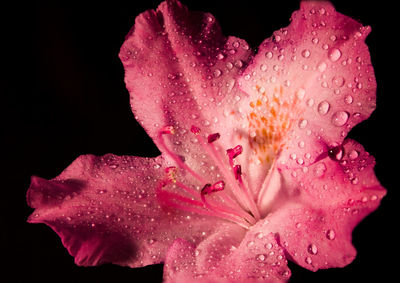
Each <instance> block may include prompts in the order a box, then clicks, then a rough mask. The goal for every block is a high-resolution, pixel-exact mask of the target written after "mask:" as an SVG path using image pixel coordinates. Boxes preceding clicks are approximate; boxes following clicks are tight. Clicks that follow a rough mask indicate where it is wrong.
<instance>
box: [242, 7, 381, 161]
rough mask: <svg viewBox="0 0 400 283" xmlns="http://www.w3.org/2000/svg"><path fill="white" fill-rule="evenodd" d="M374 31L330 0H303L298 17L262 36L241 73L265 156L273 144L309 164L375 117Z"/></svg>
mask: <svg viewBox="0 0 400 283" xmlns="http://www.w3.org/2000/svg"><path fill="white" fill-rule="evenodd" d="M369 32H370V27H363V26H362V25H361V24H360V23H358V22H357V21H355V20H353V19H351V18H349V17H347V16H345V15H342V14H340V13H338V12H336V11H335V10H334V8H333V6H332V5H331V4H330V3H329V2H328V1H302V2H301V8H300V10H298V11H296V12H294V13H293V15H292V22H291V24H290V25H289V26H288V27H287V28H283V29H281V30H279V31H276V32H275V33H274V36H273V37H271V38H269V39H267V40H265V41H264V42H263V43H262V44H261V46H260V48H259V51H258V54H257V55H256V56H255V58H254V60H253V62H252V63H251V64H250V65H249V66H248V67H247V69H246V70H245V72H244V73H243V75H242V77H241V78H240V79H239V84H240V85H241V89H242V90H243V91H245V92H246V93H248V94H249V95H251V97H252V101H251V102H250V107H251V108H252V109H251V112H250V113H249V124H250V130H251V131H252V132H253V133H254V134H253V136H252V141H251V142H252V146H253V147H254V150H255V151H256V152H257V154H258V157H259V158H260V159H261V160H265V159H267V160H268V159H271V158H272V157H273V156H271V149H272V151H273V152H274V153H275V154H277V153H280V162H285V163H286V164H287V166H288V167H293V166H295V167H298V166H301V165H307V164H309V163H312V162H313V161H315V160H316V158H317V157H318V156H319V155H320V154H321V153H322V152H323V151H326V150H327V148H329V147H331V146H333V145H337V144H340V143H341V142H342V141H343V139H344V137H345V136H346V134H347V133H348V132H349V131H350V129H351V128H352V127H353V126H354V125H356V124H357V123H359V122H361V121H362V120H364V119H366V118H368V117H369V115H370V114H371V112H372V111H373V110H374V109H375V92H376V82H375V77H374V71H373V68H372V65H371V60H370V56H369V52H368V48H367V46H366V45H365V43H364V39H365V38H366V36H367V35H368V33H369ZM272 155H273V154H272Z"/></svg>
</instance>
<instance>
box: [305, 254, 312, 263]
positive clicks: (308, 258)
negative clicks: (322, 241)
mask: <svg viewBox="0 0 400 283" xmlns="http://www.w3.org/2000/svg"><path fill="white" fill-rule="evenodd" d="M305 261H306V263H307V264H311V263H312V260H311V258H310V257H309V256H308V257H306V259H305Z"/></svg>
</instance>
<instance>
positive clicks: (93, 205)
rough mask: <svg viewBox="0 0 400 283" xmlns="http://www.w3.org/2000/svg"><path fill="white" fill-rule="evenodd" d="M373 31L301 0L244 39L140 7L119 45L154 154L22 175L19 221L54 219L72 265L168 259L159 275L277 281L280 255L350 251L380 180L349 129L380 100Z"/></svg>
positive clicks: (342, 260) (317, 258) (308, 257)
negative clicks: (269, 29) (25, 208)
mask: <svg viewBox="0 0 400 283" xmlns="http://www.w3.org/2000/svg"><path fill="white" fill-rule="evenodd" d="M369 32H370V28H369V27H363V26H362V25H361V24H360V23H358V22H357V21H355V20H353V19H351V18H349V17H346V16H344V15H342V14H339V13H337V12H336V11H335V10H334V8H333V7H332V5H331V4H330V3H328V2H318V1H315V2H311V1H304V2H301V8H300V10H298V11H296V12H294V13H293V15H292V22H291V24H290V25H289V26H288V27H286V28H283V29H281V30H279V31H277V32H275V33H274V35H273V37H272V38H269V39H266V40H265V41H264V42H263V43H262V44H261V46H260V47H259V49H258V53H257V55H254V54H253V51H252V50H251V49H250V48H249V46H248V44H247V43H246V42H245V41H244V40H242V39H239V38H236V37H224V36H223V35H222V33H221V31H220V28H219V26H218V24H217V22H216V20H215V18H214V17H213V16H212V15H210V14H206V13H200V12H189V11H188V10H187V8H186V7H184V6H182V5H181V4H180V3H179V2H177V1H173V0H171V1H166V2H163V3H161V5H160V6H159V7H158V9H157V11H147V12H144V13H143V14H141V15H139V16H138V17H137V18H136V22H135V26H134V28H133V29H132V30H131V31H130V33H129V34H128V36H127V38H126V41H125V43H124V44H123V46H122V48H121V52H120V58H121V60H122V62H123V64H124V67H125V71H126V75H125V82H126V85H127V88H128V90H129V92H130V94H131V106H132V110H133V112H134V114H135V117H136V118H137V120H138V121H139V122H140V123H141V124H142V126H143V127H144V128H145V129H146V131H147V132H148V134H149V135H150V136H151V137H152V138H153V140H154V142H155V143H156V145H157V146H158V148H159V149H160V151H161V152H162V155H161V156H159V157H156V158H141V157H133V156H115V155H111V154H109V155H106V156H103V157H96V156H92V155H85V156H80V157H79V158H78V159H77V160H75V161H74V162H73V163H72V164H71V165H70V166H69V167H68V168H67V169H65V170H64V171H63V172H62V173H61V174H60V175H59V176H58V177H56V178H54V179H52V180H44V179H42V178H39V177H32V182H31V186H30V188H29V191H28V194H27V199H28V203H29V205H30V206H31V207H33V208H35V211H34V213H33V214H32V215H31V216H30V218H29V222H31V223H45V224H47V225H49V226H50V227H51V228H53V229H54V230H55V232H56V233H57V234H58V235H59V236H60V237H61V239H62V242H63V245H64V246H65V247H66V248H67V249H68V251H69V253H70V254H71V255H72V256H74V257H75V262H76V264H78V265H83V266H91V265H98V264H101V263H106V262H111V263H114V264H119V265H124V266H130V267H140V266H144V265H149V264H156V263H160V262H164V263H165V266H164V275H165V280H166V281H168V282H191V281H201V282H242V281H246V282H249V280H252V279H253V280H257V279H263V280H265V281H266V282H281V281H286V280H288V279H289V277H290V270H289V269H288V267H287V260H291V261H294V262H296V263H297V264H299V265H301V266H303V267H304V268H307V269H309V270H314V271H315V270H318V269H326V268H331V267H343V266H345V265H347V264H349V263H350V262H351V261H352V260H353V259H354V257H355V255H356V250H355V249H354V247H353V245H352V244H351V234H352V231H353V228H354V227H355V226H356V225H357V224H358V223H359V222H360V221H361V220H362V219H363V218H364V217H365V216H366V215H368V214H369V213H370V212H372V211H373V210H375V209H376V208H377V207H378V206H379V203H380V200H381V199H382V197H383V196H384V195H385V193H386V191H385V189H384V188H383V187H382V186H381V185H380V184H379V182H378V180H377V179H376V177H375V174H374V171H373V166H374V159H373V157H372V156H370V155H369V154H368V153H367V152H366V151H365V150H364V149H363V147H362V146H361V145H359V144H358V143H357V142H355V141H353V140H349V139H345V137H346V135H347V133H348V132H349V131H350V129H351V128H352V127H353V126H354V125H356V124H357V123H359V122H361V121H362V120H365V119H366V118H368V117H369V115H370V114H371V112H372V111H373V110H374V109H375V91H376V82H375V77H374V72H373V68H372V66H371V61H370V58H369V52H368V49H367V46H366V45H365V43H364V39H365V38H366V36H367V35H368V33H369ZM196 279H198V280H196Z"/></svg>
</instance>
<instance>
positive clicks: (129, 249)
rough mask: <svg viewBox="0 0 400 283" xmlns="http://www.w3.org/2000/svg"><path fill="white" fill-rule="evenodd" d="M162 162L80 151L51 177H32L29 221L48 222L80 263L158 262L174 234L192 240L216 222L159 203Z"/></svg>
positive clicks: (199, 236)
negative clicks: (89, 153)
mask: <svg viewBox="0 0 400 283" xmlns="http://www.w3.org/2000/svg"><path fill="white" fill-rule="evenodd" d="M163 167H164V161H163V159H162V158H161V157H158V158H140V157H129V156H122V157H120V156H115V155H111V154H110V155H106V156H103V157H95V156H92V155H85V156H81V157H79V158H78V159H77V160H75V161H74V162H73V163H72V164H71V165H70V166H69V167H68V168H67V169H66V170H65V171H64V172H63V173H61V175H59V176H58V177H56V178H54V179H52V180H49V181H48V180H44V179H41V178H39V177H32V183H31V186H30V188H29V191H28V194H27V199H28V204H29V205H30V206H31V207H33V208H35V211H34V213H33V214H32V215H31V216H30V217H29V222H31V223H45V224H47V225H49V226H50V227H51V228H52V229H53V230H54V231H55V232H56V233H57V234H58V235H59V236H60V237H61V240H62V242H63V244H64V246H65V247H66V248H67V249H68V251H69V253H70V254H71V255H72V256H74V257H75V262H76V263H77V264H78V265H84V266H88V265H98V264H101V263H107V262H111V263H115V264H119V265H127V266H131V267H137V266H143V265H148V264H154V263H159V262H162V261H163V260H164V256H165V252H166V250H167V249H168V247H169V245H171V244H172V242H173V241H174V239H176V238H177V237H178V235H179V237H181V238H184V239H187V240H189V241H191V242H193V243H196V242H198V241H200V240H201V239H203V238H204V237H203V233H207V232H209V231H212V230H213V229H214V228H213V227H215V221H216V219H215V218H209V217H200V216H198V215H192V214H191V213H184V212H182V211H170V210H164V208H162V207H161V206H160V204H159V203H158V199H157V193H156V188H157V187H158V186H159V182H160V181H161V180H162V179H163V178H164V170H163Z"/></svg>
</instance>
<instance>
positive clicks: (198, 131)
mask: <svg viewBox="0 0 400 283" xmlns="http://www.w3.org/2000/svg"><path fill="white" fill-rule="evenodd" d="M190 131H191V132H192V133H193V134H195V135H198V134H200V128H198V127H196V126H192V127H191V128H190Z"/></svg>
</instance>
